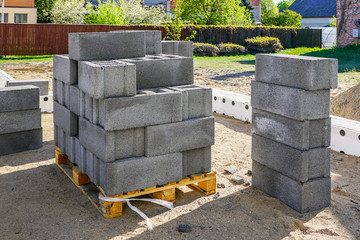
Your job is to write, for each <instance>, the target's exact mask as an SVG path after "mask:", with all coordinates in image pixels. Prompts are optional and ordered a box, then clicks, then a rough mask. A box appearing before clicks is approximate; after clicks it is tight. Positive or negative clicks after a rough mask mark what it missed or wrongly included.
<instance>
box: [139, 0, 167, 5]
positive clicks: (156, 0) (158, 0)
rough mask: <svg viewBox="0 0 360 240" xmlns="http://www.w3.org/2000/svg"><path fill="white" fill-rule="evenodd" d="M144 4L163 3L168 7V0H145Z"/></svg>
mask: <svg viewBox="0 0 360 240" xmlns="http://www.w3.org/2000/svg"><path fill="white" fill-rule="evenodd" d="M143 5H144V6H153V5H163V6H164V7H166V0H144V1H143Z"/></svg>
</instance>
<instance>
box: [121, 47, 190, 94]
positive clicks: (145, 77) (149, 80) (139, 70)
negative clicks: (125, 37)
mask: <svg viewBox="0 0 360 240" xmlns="http://www.w3.org/2000/svg"><path fill="white" fill-rule="evenodd" d="M119 61H120V62H128V63H132V64H135V65H136V88H137V89H145V88H157V87H168V86H176V85H185V84H193V83H194V76H193V75H194V70H193V68H194V66H193V58H192V57H182V56H174V55H163V54H162V55H148V56H146V57H143V58H132V59H121V60H119Z"/></svg>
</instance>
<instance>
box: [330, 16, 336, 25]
mask: <svg viewBox="0 0 360 240" xmlns="http://www.w3.org/2000/svg"><path fill="white" fill-rule="evenodd" d="M336 25H337V20H336V17H334V16H333V17H332V20H331V22H330V27H336Z"/></svg>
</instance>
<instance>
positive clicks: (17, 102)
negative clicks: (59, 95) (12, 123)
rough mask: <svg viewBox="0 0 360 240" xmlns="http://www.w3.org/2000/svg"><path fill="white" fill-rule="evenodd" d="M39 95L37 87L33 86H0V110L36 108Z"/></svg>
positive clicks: (10, 110)
mask: <svg viewBox="0 0 360 240" xmlns="http://www.w3.org/2000/svg"><path fill="white" fill-rule="evenodd" d="M39 97H40V94H39V88H38V87H35V86H28V85H26V86H17V87H5V88H0V112H12V111H20V110H28V109H37V108H39Z"/></svg>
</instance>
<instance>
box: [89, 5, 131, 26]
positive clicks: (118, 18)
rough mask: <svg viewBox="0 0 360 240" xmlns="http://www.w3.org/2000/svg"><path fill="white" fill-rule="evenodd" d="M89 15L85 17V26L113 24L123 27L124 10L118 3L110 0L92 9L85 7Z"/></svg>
mask: <svg viewBox="0 0 360 240" xmlns="http://www.w3.org/2000/svg"><path fill="white" fill-rule="evenodd" d="M87 10H88V12H89V14H88V15H87V16H86V17H85V23H86V24H113V25H123V24H124V23H125V10H124V9H123V8H122V7H121V6H120V4H119V3H117V2H115V1H111V0H107V1H106V2H101V1H100V0H99V5H98V6H96V7H95V8H93V7H92V6H89V5H88V6H87Z"/></svg>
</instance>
